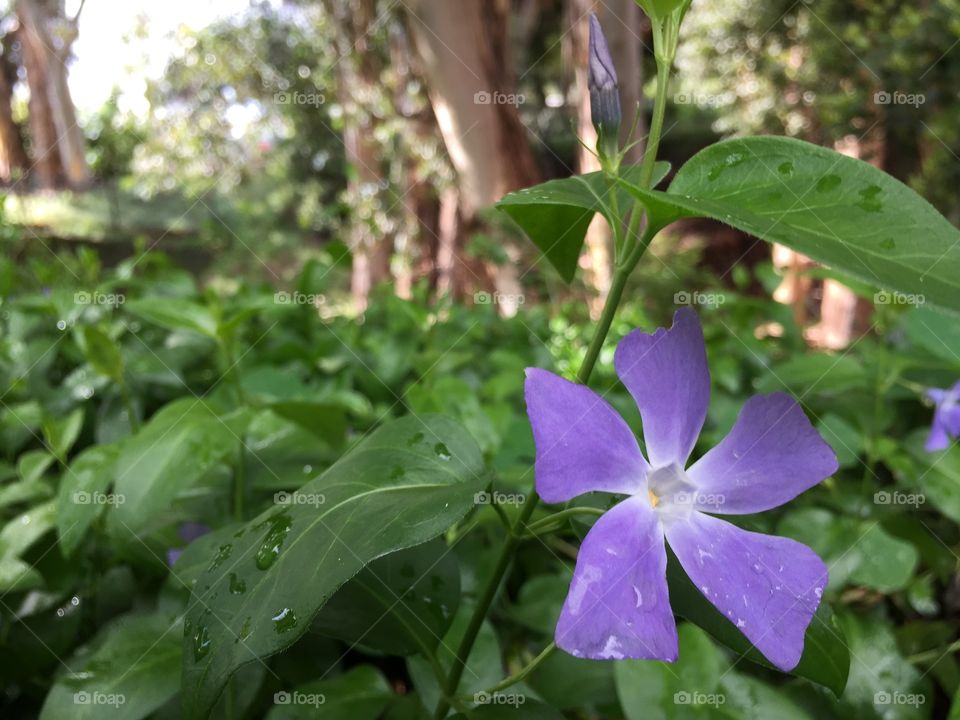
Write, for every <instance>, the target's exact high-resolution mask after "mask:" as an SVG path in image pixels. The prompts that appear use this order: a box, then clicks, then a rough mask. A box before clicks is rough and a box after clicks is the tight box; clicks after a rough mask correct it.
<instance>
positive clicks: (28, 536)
mask: <svg viewBox="0 0 960 720" xmlns="http://www.w3.org/2000/svg"><path fill="white" fill-rule="evenodd" d="M55 512H56V503H55V502H53V501H51V502H47V503H44V504H43V505H37V506H36V507H33V508H31V509H30V510H28V511H27V512H25V513H23V514H21V515H17V516H15V517H13V518H12V519H11V520H10V521H9V522H7V524H6V525H4V526H3V529H2V530H0V593H5V592H13V591H19V590H27V589H29V588H33V587H37V586H39V585H40V584H41V583H42V578H41V576H40V573H38V572H37V570H36V569H35V568H33V567H31V566H30V565H28V564H27V563H25V562H24V561H23V560H21V559H20V555H21V554H22V553H23V552H25V551H26V550H28V549H29V548H30V546H32V545H33V544H34V543H35V542H36V541H37V540H39V539H40V538H41V537H43V536H44V535H45V534H46V533H47V531H49V530H51V529H52V528H53V519H54V513H55Z"/></svg>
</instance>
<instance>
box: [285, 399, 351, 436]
mask: <svg viewBox="0 0 960 720" xmlns="http://www.w3.org/2000/svg"><path fill="white" fill-rule="evenodd" d="M269 407H270V409H271V410H273V411H274V412H275V413H276V414H277V415H279V416H280V417H282V418H284V419H285V420H289V421H290V422H293V423H296V424H297V425H299V426H300V427H302V428H304V429H305V430H307V431H309V432H311V433H313V434H314V435H316V436H317V437H319V438H320V439H321V440H326V441H327V442H329V443H330V444H332V445H334V446H337V445H340V444H342V443H343V440H344V436H345V435H346V432H347V416H346V413H345V412H344V410H343V407H341V406H340V405H336V404H334V403H326V402H322V401H319V402H318V401H313V400H282V401H280V402H275V403H271V404H270V406H269Z"/></svg>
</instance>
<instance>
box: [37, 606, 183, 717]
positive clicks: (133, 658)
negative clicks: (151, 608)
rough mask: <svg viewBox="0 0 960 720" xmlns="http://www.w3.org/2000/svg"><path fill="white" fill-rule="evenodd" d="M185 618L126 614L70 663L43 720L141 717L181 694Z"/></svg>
mask: <svg viewBox="0 0 960 720" xmlns="http://www.w3.org/2000/svg"><path fill="white" fill-rule="evenodd" d="M182 632H183V626H182V624H181V622H180V619H179V618H176V617H167V616H164V615H147V616H141V617H136V616H127V617H123V618H121V619H119V620H117V621H115V622H114V623H111V624H110V625H109V626H108V627H106V628H105V629H104V630H102V631H101V632H100V634H99V635H98V636H97V637H96V638H95V639H94V641H93V643H92V645H91V647H90V648H86V649H81V650H80V651H79V652H78V653H77V654H76V655H75V656H74V657H73V658H71V659H70V660H69V661H67V666H68V667H69V668H70V669H69V672H67V673H65V674H64V675H61V676H60V677H59V678H58V679H57V681H56V683H55V684H54V685H53V687H52V688H51V689H50V692H49V693H48V694H47V699H46V700H45V701H44V703H43V709H42V710H41V712H40V720H60V719H61V718H71V720H86V718H90V720H99V719H100V718H107V717H109V718H116V719H117V720H140V718H145V717H147V716H148V715H150V714H151V713H153V712H154V711H155V710H157V709H158V708H159V707H161V706H162V705H163V704H164V703H166V702H167V701H168V700H169V699H170V698H172V697H173V696H174V695H175V694H176V692H177V687H178V682H179V672H180V635H181V634H182Z"/></svg>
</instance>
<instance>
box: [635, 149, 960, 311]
mask: <svg viewBox="0 0 960 720" xmlns="http://www.w3.org/2000/svg"><path fill="white" fill-rule="evenodd" d="M624 185H625V186H627V187H629V189H630V192H631V193H632V194H633V195H634V196H635V197H636V198H638V199H639V200H641V201H643V202H645V203H646V205H647V208H648V210H649V212H650V214H651V216H652V218H653V224H654V226H656V227H660V228H663V227H665V226H666V225H668V224H669V223H671V222H673V221H674V220H676V219H679V218H681V217H708V218H713V219H715V220H719V221H721V222H724V223H726V224H728V225H732V226H733V227H736V228H738V229H740V230H742V231H744V232H747V233H750V234H751V235H755V236H756V237H759V238H762V239H764V240H767V241H769V242H777V243H781V244H783V245H786V246H787V247H789V248H792V249H794V250H796V251H798V252H801V253H803V254H804V255H808V256H809V257H811V258H813V259H814V260H817V261H818V262H822V263H825V264H827V265H829V266H831V267H834V268H836V269H838V270H841V271H843V272H846V273H848V274H850V275H852V276H853V277H854V278H856V279H858V280H861V281H863V282H866V283H869V284H871V285H873V286H876V287H882V288H886V289H889V290H894V291H898V292H901V293H904V294H907V295H912V296H915V299H916V300H919V299H920V297H919V296H923V299H924V300H926V301H928V302H931V303H934V304H936V305H940V306H941V307H944V308H949V309H951V310H954V311H960V231H958V230H957V228H955V227H953V225H951V224H950V223H949V222H948V221H947V220H946V219H945V218H944V217H943V216H942V215H940V213H938V212H937V211H936V209H934V207H933V206H932V205H930V204H929V203H928V202H927V201H926V200H924V199H923V198H922V197H920V196H919V195H917V193H915V192H914V191H913V190H911V189H910V188H908V187H907V186H906V185H904V184H903V183H901V182H900V181H898V180H896V179H894V178H893V177H891V176H889V175H887V174H886V173H884V172H882V171H880V170H878V169H877V168H875V167H873V166H872V165H869V164H867V163H865V162H862V161H860V160H855V159H853V158H850V157H846V156H844V155H840V154H839V153H836V152H834V151H832V150H827V149H825V148H821V147H817V146H815V145H811V144H809V143H805V142H802V141H799V140H793V139H790V138H776V137H751V138H743V139H737V140H727V141H725V142H720V143H717V144H715V145H712V146H710V147H708V148H707V149H706V150H703V151H701V152H700V153H698V154H697V155H695V156H694V157H693V159H691V160H690V161H689V162H688V163H687V164H686V165H684V166H683V167H682V168H680V171H679V172H678V173H677V176H676V177H675V178H674V180H673V182H672V183H671V184H670V188H669V190H668V191H667V192H665V193H664V192H656V191H651V190H644V189H642V188H639V187H636V186H633V185H630V183H629V181H624Z"/></svg>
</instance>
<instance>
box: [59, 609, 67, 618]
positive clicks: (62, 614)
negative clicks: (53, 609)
mask: <svg viewBox="0 0 960 720" xmlns="http://www.w3.org/2000/svg"><path fill="white" fill-rule="evenodd" d="M65 614H66V613H64V612H63V608H58V609H57V617H63V616H64V615H65Z"/></svg>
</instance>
